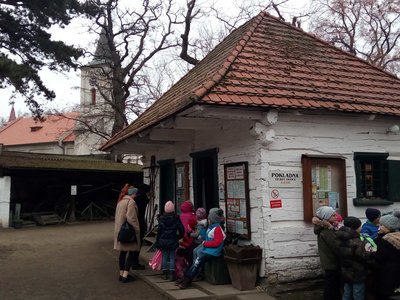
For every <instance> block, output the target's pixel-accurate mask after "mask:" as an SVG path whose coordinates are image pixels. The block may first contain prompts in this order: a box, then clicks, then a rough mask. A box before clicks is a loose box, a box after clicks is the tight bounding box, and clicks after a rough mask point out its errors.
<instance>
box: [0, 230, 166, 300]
mask: <svg viewBox="0 0 400 300" xmlns="http://www.w3.org/2000/svg"><path fill="white" fill-rule="evenodd" d="M113 225H114V224H113V223H112V222H102V223H82V224H73V225H57V226H45V227H33V228H22V229H18V230H16V229H12V228H11V229H0V299H2V300H3V299H4V300H8V299H12V300H26V299H30V300H36V299H37V300H39V299H40V300H50V299H51V300H53V299H58V300H61V299H65V300H67V299H68V300H78V299H79V300H80V299H96V300H102V299H104V300H105V299H107V300H110V299H129V300H132V299H135V300H139V299H154V300H157V299H160V300H161V299H167V298H165V297H164V296H162V295H160V294H159V293H158V292H157V291H155V290H154V289H151V287H150V286H149V285H147V284H146V283H145V282H143V281H141V280H137V281H135V282H132V283H128V284H122V283H120V282H119V281H118V253H117V252H116V251H113V250H112V247H113V241H112V235H113Z"/></svg>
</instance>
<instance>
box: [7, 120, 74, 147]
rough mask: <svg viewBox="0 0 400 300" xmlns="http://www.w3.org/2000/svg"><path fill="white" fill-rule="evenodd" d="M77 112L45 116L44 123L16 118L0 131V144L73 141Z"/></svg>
mask: <svg viewBox="0 0 400 300" xmlns="http://www.w3.org/2000/svg"><path fill="white" fill-rule="evenodd" d="M77 117H78V113H77V112H71V113H65V114H63V115H50V116H46V120H45V121H44V122H40V121H35V120H34V119H33V118H32V117H28V118H22V117H21V118H18V119H16V120H14V121H13V122H11V123H8V124H7V125H6V126H5V127H3V128H1V129H0V144H4V145H5V146H13V145H27V144H41V143H53V142H58V141H59V140H62V141H65V142H73V141H75V134H74V133H73V129H74V127H75V122H76V121H75V120H76V118H77Z"/></svg>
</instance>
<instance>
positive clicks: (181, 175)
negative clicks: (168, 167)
mask: <svg viewBox="0 0 400 300" xmlns="http://www.w3.org/2000/svg"><path fill="white" fill-rule="evenodd" d="M186 200H189V163H188V162H182V163H177V164H175V202H176V211H177V212H178V213H180V206H181V204H182V203H183V202H184V201H186Z"/></svg>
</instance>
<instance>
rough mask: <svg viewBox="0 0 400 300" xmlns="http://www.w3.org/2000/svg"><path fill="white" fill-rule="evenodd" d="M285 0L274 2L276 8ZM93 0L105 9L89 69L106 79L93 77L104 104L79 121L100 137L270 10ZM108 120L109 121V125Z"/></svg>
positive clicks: (166, 0) (191, 1)
mask: <svg viewBox="0 0 400 300" xmlns="http://www.w3.org/2000/svg"><path fill="white" fill-rule="evenodd" d="M286 2H287V0H282V1H280V2H279V3H276V4H274V5H275V6H274V7H275V10H278V7H279V5H281V4H283V3H286ZM95 3H96V4H97V5H98V7H99V10H100V11H101V13H100V14H99V15H98V16H97V18H96V21H95V25H94V26H93V27H92V30H93V31H95V32H96V33H97V34H99V36H100V40H99V42H98V45H97V49H96V51H95V52H93V53H89V55H91V56H92V57H93V62H92V63H91V64H89V65H88V66H86V68H89V69H92V70H91V71H90V72H91V74H92V75H93V76H94V77H97V78H102V79H98V80H94V86H95V88H96V90H97V91H98V92H99V93H100V95H101V98H103V99H105V106H104V107H101V108H100V109H93V106H91V105H89V109H90V114H83V115H82V117H80V118H79V120H78V123H79V124H80V125H79V126H80V128H81V129H82V131H89V132H91V133H95V134H96V135H98V136H100V137H102V138H106V137H109V136H110V135H113V134H115V133H116V132H118V131H120V130H121V129H123V128H124V127H125V126H126V125H128V123H129V122H130V121H131V120H132V119H134V118H136V116H138V115H140V114H141V113H142V112H143V111H144V110H145V109H146V108H147V107H148V106H149V105H150V104H151V103H152V102H153V101H154V100H155V99H158V98H159V97H160V96H161V95H162V93H163V92H164V91H165V90H167V89H168V88H169V87H170V86H171V85H172V84H173V83H174V82H176V80H177V79H179V78H180V77H181V76H182V75H183V74H184V73H186V72H187V71H188V70H189V69H190V68H191V67H192V66H193V65H195V64H197V63H198V62H199V61H200V60H201V59H202V58H203V57H204V56H205V55H206V54H207V53H208V52H210V51H211V50H212V49H213V48H214V47H215V46H216V45H217V44H218V43H219V42H221V41H222V39H223V38H225V37H226V36H227V35H228V34H229V33H230V32H231V31H232V30H234V29H235V28H237V27H238V26H240V25H242V24H243V23H244V22H245V21H247V20H249V19H250V18H251V17H253V16H254V15H256V14H257V13H259V12H260V11H261V10H265V9H272V2H271V1H270V0H268V1H262V0H253V1H252V2H251V3H248V2H247V5H245V4H244V3H243V1H238V3H239V4H240V5H239V6H238V7H237V12H238V13H237V14H236V15H235V16H234V17H231V16H228V15H226V14H223V13H221V9H219V8H218V6H217V5H216V4H215V3H212V4H209V3H208V2H207V3H205V2H204V3H202V4H198V3H199V0H198V1H196V0H187V1H186V2H185V4H186V5H185V6H183V7H179V6H175V5H174V1H172V0H143V1H142V2H141V4H135V6H134V7H132V4H130V6H129V7H128V6H127V7H124V6H123V5H122V4H121V3H122V2H120V1H118V0H108V1H101V0H95ZM205 4H207V5H205ZM212 20H213V21H212ZM210 24H212V25H210ZM99 47H102V49H99ZM161 53H162V55H160V54H161ZM87 92H89V91H87ZM88 116H89V117H88ZM105 120H111V123H112V124H113V125H112V129H111V130H107V129H108V127H107V125H106V124H105V123H107V121H105Z"/></svg>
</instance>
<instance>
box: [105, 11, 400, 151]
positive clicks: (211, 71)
mask: <svg viewBox="0 0 400 300" xmlns="http://www.w3.org/2000/svg"><path fill="white" fill-rule="evenodd" d="M199 103H200V104H212V105H224V106H231V107H234V106H235V107H259V108H263V109H269V108H292V109H313V110H316V109H319V110H331V111H342V112H361V113H372V114H384V115H395V116H400V80H399V79H397V78H396V77H395V76H393V75H391V74H389V73H387V72H385V71H383V70H381V69H379V68H377V67H374V66H372V65H370V64H368V63H367V62H365V61H364V60H362V59H360V58H358V57H356V56H353V55H351V54H349V53H346V52H344V51H342V50H340V49H337V48H335V47H333V46H331V45H329V44H328V43H326V42H324V41H322V40H320V39H318V38H316V37H314V36H312V35H310V34H308V33H306V32H304V31H302V30H301V29H298V28H296V27H294V26H291V25H290V24H288V23H285V22H283V21H281V20H279V19H277V18H275V17H273V16H271V15H269V14H267V13H265V12H261V13H260V14H259V15H258V16H256V17H254V18H253V19H251V20H250V21H248V22H247V23H246V24H244V25H243V26H241V27H239V28H238V29H236V30H235V31H234V32H232V33H231V34H230V35H229V36H228V37H227V38H225V40H223V41H222V42H221V43H220V44H219V45H218V46H217V47H216V48H215V49H214V50H213V51H211V52H210V53H209V54H208V55H207V56H206V57H205V58H204V59H203V60H202V61H201V62H200V63H199V64H198V65H196V66H195V67H194V68H193V69H192V70H190V71H189V72H188V73H187V74H186V75H185V76H184V77H183V78H182V79H181V80H180V81H178V82H177V83H176V84H175V85H174V86H173V87H171V89H169V90H168V91H167V92H166V93H165V94H164V95H163V96H162V97H161V98H159V99H158V100H157V101H156V102H154V104H153V105H152V106H150V107H149V108H148V109H147V110H146V111H145V112H144V113H143V114H142V115H140V116H139V117H138V118H137V119H136V120H135V121H134V122H133V123H132V124H131V125H129V126H128V127H126V128H125V129H123V130H122V131H120V132H119V133H117V134H116V135H115V136H114V137H112V138H111V139H110V140H109V141H108V142H107V143H106V144H105V145H103V147H102V149H103V150H104V149H107V148H109V147H111V146H112V145H115V144H117V143H119V142H121V141H122V140H124V139H126V138H128V137H130V136H132V135H134V134H136V133H138V132H140V131H142V130H144V129H146V128H148V127H150V126H153V125H155V124H157V123H158V122H160V121H162V120H164V119H166V118H168V117H170V116H172V115H174V114H176V113H178V112H180V111H182V110H184V109H186V108H188V107H190V106H192V105H194V104H199Z"/></svg>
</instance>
